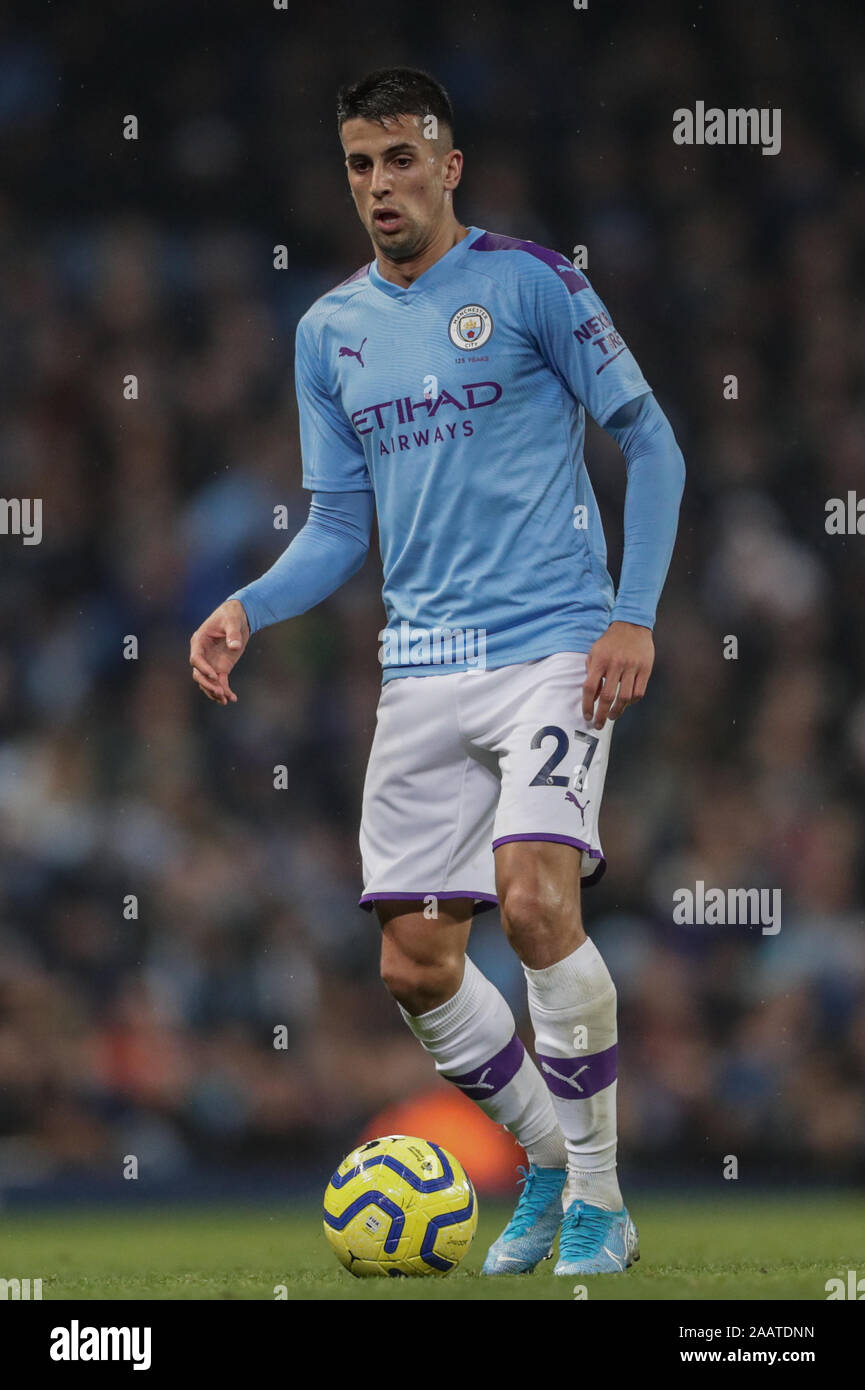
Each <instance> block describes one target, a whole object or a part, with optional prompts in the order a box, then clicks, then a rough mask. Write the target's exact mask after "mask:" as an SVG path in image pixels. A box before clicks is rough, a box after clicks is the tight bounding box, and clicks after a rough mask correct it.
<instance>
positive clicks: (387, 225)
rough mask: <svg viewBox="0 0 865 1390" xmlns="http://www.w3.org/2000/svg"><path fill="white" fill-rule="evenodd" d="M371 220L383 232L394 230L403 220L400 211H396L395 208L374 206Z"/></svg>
mask: <svg viewBox="0 0 865 1390" xmlns="http://www.w3.org/2000/svg"><path fill="white" fill-rule="evenodd" d="M372 220H373V222H374V223H375V225H376V226H377V227H380V228H381V230H382V231H384V232H393V231H395V230H396V229H397V227H401V226H402V222H403V218H402V213H401V212H397V211H396V209H395V208H376V210H375V212H374V213H373V215H372Z"/></svg>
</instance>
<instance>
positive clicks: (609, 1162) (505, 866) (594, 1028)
mask: <svg viewBox="0 0 865 1390" xmlns="http://www.w3.org/2000/svg"><path fill="white" fill-rule="evenodd" d="M581 858H582V856H581V853H580V851H579V850H577V849H574V848H573V847H572V846H570V845H562V844H558V843H555V842H551V841H525V840H517V841H512V842H509V843H508V844H502V845H500V846H499V848H498V849H497V850H496V882H497V890H498V894H499V902H500V904H501V911H502V923H503V926H504V929H505V932H506V934H507V937H508V940H509V941H510V943H511V945H512V946H513V948H514V950H515V951H516V953H517V955H518V956H519V958H520V960H521V961H522V963H523V969H524V971H525V975H526V980H527V983H528V999H529V1013H530V1015H531V1019H532V1024H533V1027H534V1030H535V1049H536V1053H537V1057H538V1063H539V1065H540V1068H541V1071H542V1073H543V1075H544V1079H545V1081H546V1083H547V1085H548V1087H549V1089H550V1093H551V1095H552V1099H553V1104H554V1106H555V1109H556V1114H557V1115H558V1118H559V1124H560V1125H561V1128H562V1132H563V1133H564V1136H565V1143H566V1145H567V1150H568V1183H567V1187H566V1190H565V1197H564V1204H565V1210H566V1212H567V1211H568V1210H569V1209H570V1208H572V1207H574V1204H575V1203H578V1204H580V1208H577V1207H574V1210H575V1211H577V1210H578V1209H580V1210H583V1212H584V1219H583V1228H582V1230H581V1231H580V1233H579V1238H578V1239H577V1240H576V1241H575V1242H574V1241H572V1242H571V1246H572V1248H571V1251H570V1253H571V1255H572V1256H573V1257H574V1258H573V1261H572V1262H569V1261H568V1259H567V1258H566V1257H567V1253H568V1252H566V1249H565V1246H566V1239H567V1236H568V1231H569V1222H568V1219H567V1217H566V1220H565V1225H564V1227H563V1232H562V1260H560V1266H563V1265H565V1264H567V1265H568V1267H567V1269H565V1268H563V1267H559V1268H558V1272H562V1273H565V1272H567V1273H571V1272H576V1271H575V1267H574V1266H575V1264H576V1262H577V1260H576V1256H577V1255H578V1254H583V1253H585V1252H586V1251H588V1250H591V1249H592V1248H593V1242H592V1241H591V1240H590V1239H588V1238H587V1233H588V1235H589V1236H591V1235H592V1233H593V1225H594V1233H595V1234H597V1233H600V1232H602V1231H605V1230H606V1229H607V1225H606V1224H605V1223H606V1219H605V1218H603V1217H599V1216H597V1215H594V1216H593V1215H592V1214H591V1211H592V1209H594V1210H595V1211H597V1209H598V1208H600V1209H603V1210H605V1211H607V1212H611V1213H612V1212H615V1213H622V1212H623V1202H622V1194H621V1192H620V1191H619V1184H618V1179H617V1176H616V1037H617V1035H616V990H615V986H614V985H613V981H612V978H611V976H610V972H609V971H608V969H607V967H606V965H605V964H604V961H603V958H602V956H601V954H600V952H599V951H598V949H597V947H596V946H595V944H594V942H592V941H590V940H589V938H588V937H587V936H586V934H585V931H584V930H583V924H582V918H581V913H580V869H581ZM582 1204H585V1207H588V1208H589V1214H585V1208H584V1207H583V1205H582ZM570 1226H571V1227H573V1222H571V1223H570ZM619 1226H620V1231H619V1236H618V1243H617V1240H616V1238H614V1237H613V1236H610V1237H609V1240H608V1242H607V1243H608V1244H609V1246H610V1247H611V1249H612V1251H613V1253H612V1255H611V1254H610V1250H607V1252H606V1254H600V1253H599V1254H598V1256H597V1261H596V1259H595V1257H594V1256H593V1255H590V1256H588V1257H587V1259H586V1260H585V1264H586V1266H587V1267H585V1268H583V1269H581V1271H580V1272H585V1273H591V1272H592V1271H593V1268H598V1269H601V1268H606V1267H610V1268H625V1267H626V1264H627V1263H630V1260H631V1258H632V1257H635V1256H636V1233H635V1232H633V1236H632V1231H633V1223H632V1222H631V1220H630V1217H629V1216H628V1215H627V1213H626V1212H625V1213H624V1215H622V1216H621V1217H620V1218H619ZM605 1240H606V1236H602V1237H600V1236H599V1239H598V1240H597V1241H596V1242H595V1244H597V1246H598V1251H599V1252H600V1251H603V1249H604V1244H605ZM608 1257H609V1260H608Z"/></svg>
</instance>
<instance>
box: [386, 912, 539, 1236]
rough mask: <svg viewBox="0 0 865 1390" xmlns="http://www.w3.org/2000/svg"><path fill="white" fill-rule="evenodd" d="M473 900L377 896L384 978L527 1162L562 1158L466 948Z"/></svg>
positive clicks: (521, 1051)
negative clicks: (425, 907) (429, 913)
mask: <svg viewBox="0 0 865 1390" xmlns="http://www.w3.org/2000/svg"><path fill="white" fill-rule="evenodd" d="M472 909H473V904H472V901H471V899H468V898H466V899H462V898H458V899H453V900H450V901H448V902H447V903H446V904H445V903H440V904H439V907H438V917H437V918H429V917H425V916H424V914H423V911H422V910H419V908H418V904H417V903H416V902H410V901H406V902H389V901H382V902H378V903H377V904H376V910H377V912H378V915H379V920H380V922H381V928H382V946H381V973H382V979H383V980H384V983H385V985H386V986H387V988H388V990H389V991H390V993H391V994H392V995H393V997H394V999H395V1000H396V1002H397V1003H398V1005H399V1007H400V1012H401V1013H402V1016H403V1018H404V1019H405V1021H406V1023H407V1024H408V1026H409V1028H410V1029H411V1031H412V1032H413V1033H414V1035H415V1037H416V1038H417V1039H418V1041H419V1042H420V1043H421V1044H422V1045H423V1047H424V1048H425V1049H426V1051H427V1052H429V1053H430V1055H431V1056H432V1058H433V1060H434V1061H435V1065H436V1069H437V1070H438V1071H439V1073H440V1074H441V1075H442V1076H444V1077H445V1078H446V1079H447V1080H448V1081H452V1082H453V1083H454V1085H456V1086H458V1087H459V1089H460V1090H461V1091H462V1092H463V1094H464V1095H467V1096H469V1097H470V1098H471V1099H472V1100H474V1101H477V1103H478V1105H479V1106H480V1107H481V1109H482V1110H483V1111H484V1112H485V1113H486V1114H487V1115H489V1117H490V1119H491V1120H494V1121H495V1122H496V1124H500V1125H504V1126H505V1128H506V1129H508V1130H510V1132H511V1134H513V1135H514V1137H515V1138H516V1139H517V1141H518V1142H519V1143H520V1144H522V1146H523V1148H524V1149H525V1150H526V1153H527V1155H528V1157H529V1162H530V1163H535V1164H537V1165H539V1166H542V1167H550V1168H553V1167H557V1168H564V1166H565V1151H564V1140H563V1138H562V1134H561V1131H560V1129H559V1125H558V1121H557V1119H556V1115H555V1111H554V1109H553V1106H552V1103H551V1101H550V1096H549V1092H548V1090H547V1088H546V1086H545V1085H544V1083H543V1080H542V1078H541V1076H540V1074H539V1072H538V1069H537V1067H536V1066H535V1064H534V1062H533V1061H532V1059H531V1058H530V1057H529V1055H528V1053H527V1052H526V1050H525V1048H524V1047H523V1045H522V1043H521V1042H520V1040H519V1038H518V1037H517V1036H516V1028H515V1024H514V1018H513V1014H512V1013H511V1010H510V1008H509V1007H508V1005H507V1003H506V1002H505V1000H504V999H503V998H502V996H501V994H500V993H499V991H498V990H497V989H496V987H495V985H493V984H491V983H490V981H489V980H488V979H487V978H486V976H485V975H483V974H482V973H481V971H480V970H478V968H477V966H476V965H474V964H473V962H472V961H471V960H470V959H469V958H468V956H467V955H466V946H467V944H468V939H469V931H470V929H471V920H472ZM544 1253H546V1252H544Z"/></svg>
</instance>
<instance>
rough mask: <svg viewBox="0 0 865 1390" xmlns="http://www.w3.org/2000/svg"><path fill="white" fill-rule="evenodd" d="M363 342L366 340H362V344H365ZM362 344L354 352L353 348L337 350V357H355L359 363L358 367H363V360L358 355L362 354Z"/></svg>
mask: <svg viewBox="0 0 865 1390" xmlns="http://www.w3.org/2000/svg"><path fill="white" fill-rule="evenodd" d="M365 342H366V338H364V340H363V343H365ZM363 343H361V345H360V347H359V348H358V349H357V351H356V352H355V350H354V348H350V347H341V348H340V350H339V355H340V357H356V358H357V360H358V362H359V363H360V365H361V366H363V358H362V357H361V355H360V354H361V353H362V352H363Z"/></svg>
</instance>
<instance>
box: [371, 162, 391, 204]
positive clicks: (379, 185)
mask: <svg viewBox="0 0 865 1390" xmlns="http://www.w3.org/2000/svg"><path fill="white" fill-rule="evenodd" d="M370 192H371V193H372V194H373V195H374V196H375V197H377V198H381V197H383V196H384V194H385V193H389V192H390V179H389V178H388V172H387V166H386V165H385V164H384V163H381V164H373V166H372V179H371V181H370Z"/></svg>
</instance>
